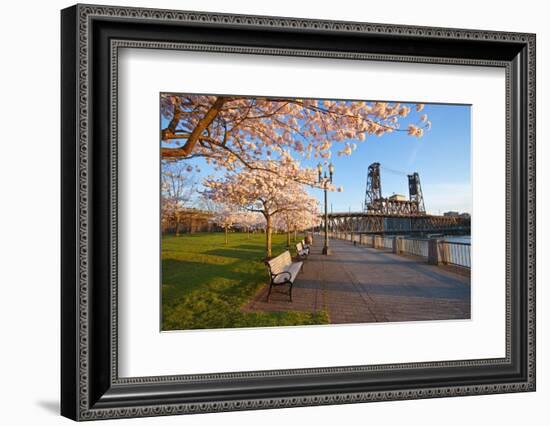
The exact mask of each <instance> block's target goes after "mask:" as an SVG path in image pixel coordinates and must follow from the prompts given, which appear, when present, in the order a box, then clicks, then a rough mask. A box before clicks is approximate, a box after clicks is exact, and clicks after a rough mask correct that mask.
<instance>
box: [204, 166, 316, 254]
mask: <svg viewBox="0 0 550 426" xmlns="http://www.w3.org/2000/svg"><path fill="white" fill-rule="evenodd" d="M261 166H262V169H261V170H250V169H246V168H244V169H242V170H240V171H238V172H228V173H227V174H226V175H225V176H224V177H223V178H221V179H214V178H209V179H206V180H205V181H204V186H205V187H206V188H207V190H206V191H205V192H204V196H205V197H207V198H209V199H211V200H213V201H215V202H218V203H230V204H232V205H236V206H239V207H241V208H243V209H245V210H248V211H250V212H256V213H260V214H262V215H263V217H264V219H265V226H266V256H267V257H271V256H272V250H271V246H272V231H273V225H274V224H273V220H274V217H275V215H277V214H281V213H283V212H286V211H292V212H296V214H299V212H300V211H305V210H311V211H315V209H316V208H317V200H316V199H315V198H313V197H311V196H310V195H309V194H308V193H307V192H306V191H305V189H304V186H303V185H302V184H299V183H297V182H295V181H293V180H291V178H290V176H292V174H293V173H294V170H295V166H296V165H291V164H290V163H288V164H286V166H284V167H283V166H282V165H281V163H279V162H275V161H263V162H262V163H261ZM264 169H266V170H264ZM275 169H278V172H277V174H273V173H272V170H275Z"/></svg>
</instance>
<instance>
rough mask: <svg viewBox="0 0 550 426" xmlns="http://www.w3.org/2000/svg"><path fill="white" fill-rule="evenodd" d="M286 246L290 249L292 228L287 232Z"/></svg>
mask: <svg viewBox="0 0 550 426" xmlns="http://www.w3.org/2000/svg"><path fill="white" fill-rule="evenodd" d="M286 246H287V247H290V228H287V230H286Z"/></svg>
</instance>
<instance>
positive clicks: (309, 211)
mask: <svg viewBox="0 0 550 426" xmlns="http://www.w3.org/2000/svg"><path fill="white" fill-rule="evenodd" d="M320 222H321V212H320V210H319V206H318V204H317V203H306V205H297V206H296V208H294V209H292V208H290V209H288V210H285V211H283V212H281V213H280V214H278V215H276V216H275V220H274V227H275V228H276V229H280V230H282V231H284V232H285V233H286V245H287V247H290V236H291V234H292V233H293V234H294V238H293V240H294V242H296V234H297V232H298V231H305V230H307V229H310V228H313V227H314V226H317V225H318V224H319V223H320Z"/></svg>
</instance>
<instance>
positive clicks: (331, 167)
mask: <svg viewBox="0 0 550 426" xmlns="http://www.w3.org/2000/svg"><path fill="white" fill-rule="evenodd" d="M317 172H318V173H319V183H320V184H321V185H323V189H324V191H325V226H324V227H325V245H324V246H323V254H325V255H329V254H330V248H329V246H328V202H327V186H328V184H329V183H332V175H333V174H334V165H333V164H332V163H330V164H329V165H328V177H327V172H326V171H325V172H324V175H323V166H322V165H321V163H319V165H318V166H317Z"/></svg>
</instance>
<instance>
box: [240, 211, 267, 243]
mask: <svg viewBox="0 0 550 426" xmlns="http://www.w3.org/2000/svg"><path fill="white" fill-rule="evenodd" d="M263 222H264V218H263V216H262V215H261V214H260V213H258V212H251V211H248V210H244V211H240V212H238V213H237V214H236V225H238V226H240V227H241V228H243V229H244V230H245V232H246V236H247V238H250V230H252V229H256V228H258V227H259V226H260V225H261V224H262V223H263Z"/></svg>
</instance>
